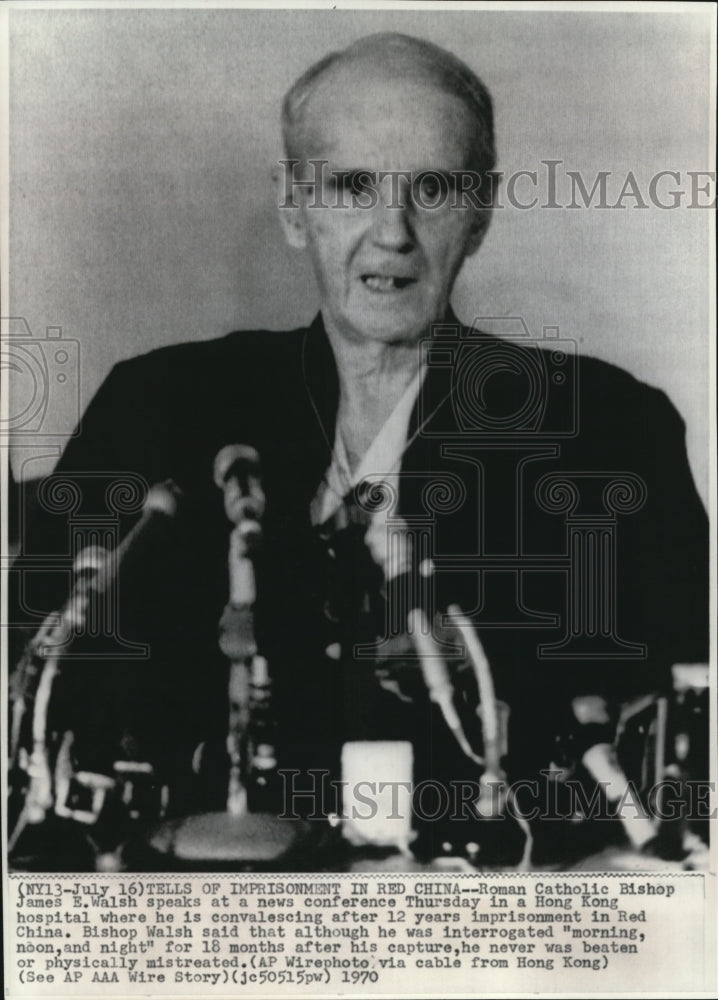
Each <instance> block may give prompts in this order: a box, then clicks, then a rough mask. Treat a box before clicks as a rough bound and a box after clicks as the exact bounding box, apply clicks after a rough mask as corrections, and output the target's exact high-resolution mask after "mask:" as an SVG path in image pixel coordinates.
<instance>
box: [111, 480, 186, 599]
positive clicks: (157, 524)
mask: <svg viewBox="0 0 718 1000" xmlns="http://www.w3.org/2000/svg"><path fill="white" fill-rule="evenodd" d="M182 496H183V494H182V490H181V489H180V488H179V486H178V485H177V484H176V483H175V482H174V480H172V479H166V480H165V481H164V482H162V483H155V484H154V486H151V487H150V489H149V490H148V492H147V497H146V498H145V502H144V504H143V507H142V515H141V517H140V519H139V521H138V522H137V523H136V524H135V525H134V527H133V528H132V529H131V530H130V531H129V532H128V533H127V534H126V535H125V537H124V538H123V539H122V541H121V542H120V544H119V545H118V546H117V548H116V549H115V550H114V551H113V552H110V553H109V555H108V556H107V558H106V559H105V562H104V565H103V566H102V567H101V569H100V570H99V572H98V573H97V576H96V577H95V580H94V583H93V585H92V586H93V590H94V591H95V592H96V593H100V594H101V593H104V592H105V591H106V590H107V589H108V587H110V586H111V584H112V583H114V581H115V580H116V579H117V577H118V576H119V574H120V572H125V571H126V570H127V569H128V568H130V566H131V565H132V564H133V563H134V562H136V561H137V557H138V556H139V555H140V554H141V552H142V550H143V549H144V548H145V546H146V545H147V544H148V542H149V541H150V540H151V539H152V538H153V537H154V536H156V535H157V534H158V533H159V532H160V531H161V530H162V529H164V528H165V527H166V526H167V524H168V523H169V522H170V521H171V520H172V518H174V516H175V515H176V513H177V509H178V507H179V504H180V501H181V500H182Z"/></svg>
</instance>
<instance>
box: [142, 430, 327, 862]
mask: <svg viewBox="0 0 718 1000" xmlns="http://www.w3.org/2000/svg"><path fill="white" fill-rule="evenodd" d="M214 480H215V483H216V485H217V486H218V487H219V488H220V489H221V490H222V491H223V493H224V508H225V512H226V514H227V517H228V518H229V520H230V521H231V522H232V523H233V525H234V527H233V529H232V532H231V534H230V538H229V601H228V603H227V606H226V607H225V609H224V612H223V614H222V617H221V619H220V623H219V630H220V639H219V646H220V649H221V651H222V653H223V654H224V655H225V656H226V657H227V659H228V660H229V682H228V700H229V720H228V723H229V724H228V733H227V753H228V757H229V765H230V766H229V781H228V788H227V805H226V811H225V812H223V813H219V812H217V813H202V814H199V815H195V816H189V817H187V818H186V819H185V820H183V821H182V822H181V823H179V824H176V823H175V824H172V823H170V824H164V826H163V827H161V828H160V829H159V830H158V831H157V833H156V834H155V835H154V837H153V838H152V839H151V841H150V843H151V846H152V847H154V848H155V850H159V851H161V852H166V853H171V854H172V855H173V856H174V858H175V859H176V860H177V861H180V862H182V861H184V862H194V863H198V862H199V863H205V864H210V863H211V864H214V865H215V866H217V865H219V866H220V867H231V868H238V867H239V868H243V867H245V868H249V869H252V868H257V867H259V868H260V869H261V868H264V867H272V866H273V865H276V864H277V863H279V862H280V861H281V859H282V858H284V857H285V856H286V855H288V854H289V853H290V852H291V851H292V850H293V849H294V848H295V847H296V846H297V844H298V842H299V840H300V839H301V837H302V835H303V834H305V833H306V831H307V826H306V824H305V823H303V822H301V821H297V820H290V819H280V818H279V817H278V816H276V815H274V814H272V813H267V812H252V811H251V809H250V803H249V802H248V794H247V793H248V788H247V781H248V778H249V775H250V768H251V765H252V763H253V761H252V760H251V759H250V758H251V756H252V745H251V744H252V741H251V739H250V731H251V727H252V696H251V693H252V691H254V692H257V691H260V690H263V691H265V692H266V690H267V689H268V668H267V662H266V660H265V659H264V657H262V656H261V655H259V650H258V646H257V640H256V637H255V634H254V607H255V603H256V599H257V587H256V576H255V562H256V560H257V557H258V554H259V549H260V546H261V540H262V527H261V519H262V516H263V514H264V509H265V497H264V492H263V490H262V485H261V480H260V469H259V455H258V454H257V452H256V450H255V449H254V448H251V447H249V446H248V445H227V446H226V447H225V448H222V449H221V450H220V452H219V453H218V454H217V457H216V459H215V463H214ZM257 749H258V750H259V749H261V750H264V751H266V749H267V748H266V747H264V746H262V747H261V748H257Z"/></svg>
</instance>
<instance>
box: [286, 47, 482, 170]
mask: <svg viewBox="0 0 718 1000" xmlns="http://www.w3.org/2000/svg"><path fill="white" fill-rule="evenodd" d="M294 134H295V145H296V148H297V153H298V155H300V157H301V158H302V159H308V158H311V157H317V158H325V159H327V160H329V161H331V162H334V163H335V164H336V165H337V166H344V167H358V166H377V167H382V168H385V169H418V168H421V167H438V166H447V167H449V168H452V167H456V168H460V167H463V166H466V165H467V164H468V160H469V158H470V153H471V149H472V148H473V145H474V143H475V140H476V121H475V119H474V116H473V115H472V113H471V111H470V109H469V108H468V107H467V106H466V104H465V103H464V102H463V101H462V100H461V99H460V98H459V97H458V96H456V95H455V94H453V93H451V91H450V90H449V89H448V88H447V87H445V86H442V85H441V81H440V79H439V78H437V77H436V75H435V74H431V73H428V72H426V71H422V67H421V66H420V65H417V64H416V63H412V62H409V61H407V60H404V61H400V62H397V63H396V64H391V65H388V66H387V65H384V64H380V63H378V62H377V61H375V60H373V59H368V58H367V59H361V60H358V59H357V60H352V61H348V62H344V63H342V64H340V65H339V66H337V67H332V68H331V69H330V70H329V71H328V72H327V73H325V74H324V75H323V76H322V78H321V79H320V80H319V81H318V82H317V85H316V86H315V87H314V88H313V90H312V91H311V93H310V94H309V95H307V98H306V100H305V102H304V103H303V105H302V108H301V112H300V115H299V120H298V121H297V122H296V125H295V129H294ZM437 157H439V158H441V159H442V160H446V161H447V162H445V163H441V164H439V163H437V162H436V160H437ZM448 160H450V161H451V162H450V163H449V162H448Z"/></svg>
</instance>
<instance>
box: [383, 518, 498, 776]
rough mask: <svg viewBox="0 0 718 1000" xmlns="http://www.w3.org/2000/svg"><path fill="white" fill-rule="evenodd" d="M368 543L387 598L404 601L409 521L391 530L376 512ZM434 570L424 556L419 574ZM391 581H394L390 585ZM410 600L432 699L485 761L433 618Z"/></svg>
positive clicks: (467, 750) (409, 620) (461, 740)
mask: <svg viewBox="0 0 718 1000" xmlns="http://www.w3.org/2000/svg"><path fill="white" fill-rule="evenodd" d="M365 543H366V545H367V547H368V548H369V551H370V552H371V555H372V558H373V559H374V561H375V562H376V563H377V564H378V565H379V566H380V567H381V569H382V570H383V573H384V579H385V581H386V585H387V598H388V599H389V600H391V596H390V595H393V597H394V599H396V600H398V601H399V602H401V603H403V601H406V598H407V596H408V594H410V593H411V590H412V589H413V588H411V587H410V584H409V580H410V576H409V574H410V572H411V570H410V567H411V564H412V551H411V536H410V533H409V530H408V526H407V524H406V522H404V521H403V520H402V519H401V518H398V517H394V518H392V526H391V530H389V526H388V524H387V522H386V520H385V519H384V518H382V517H381V516H377V515H374V517H373V518H372V521H371V523H370V525H369V528H368V529H367V532H366V535H365ZM433 572H434V567H433V564H432V562H431V560H430V559H425V560H424V561H423V562H422V563H421V564H420V566H419V573H420V575H421V576H422V577H423V578H424V579H425V580H429V579H430V578H431V577H432V575H433ZM392 584H394V585H393V586H391V585H392ZM403 584H405V585H403ZM407 592H408V593H407ZM408 603H409V610H408V612H407V615H406V631H407V634H408V635H409V637H410V639H411V641H412V644H413V646H414V650H415V652H416V655H417V657H418V660H419V666H420V668H421V673H422V676H423V678H424V684H425V685H426V690H427V693H428V695H429V699H430V700H431V701H432V702H434V704H435V705H437V706H438V707H439V709H440V711H441V714H442V716H443V718H444V721H445V722H446V725H447V726H448V728H449V729H450V730H451V733H452V735H453V737H454V739H455V740H456V742H457V743H458V744H459V746H460V747H461V749H462V751H463V752H464V754H465V755H466V756H467V757H468V758H469V759H470V760H472V761H473V762H474V763H475V764H480V765H483V764H484V760H483V758H482V757H479V756H478V755H477V754H475V753H474V751H473V750H472V748H471V744H470V743H469V741H468V739H467V737H466V733H465V732H464V727H463V725H462V723H461V719H460V717H459V713H458V712H457V710H456V706H455V705H454V685H453V683H452V680H451V674H450V672H449V667H448V665H447V663H446V660H445V659H444V657H443V655H442V653H441V650H440V649H439V645H438V643H437V642H436V640H435V638H434V635H433V632H432V626H431V619H430V617H429V615H428V614H427V611H426V608H425V607H423V606H422V602H421V601H420V600H417V597H416V596H414V595H411V596H408ZM404 606H406V604H404ZM390 614H391V617H392V619H395V615H394V614H393V613H392V611H391V609H390Z"/></svg>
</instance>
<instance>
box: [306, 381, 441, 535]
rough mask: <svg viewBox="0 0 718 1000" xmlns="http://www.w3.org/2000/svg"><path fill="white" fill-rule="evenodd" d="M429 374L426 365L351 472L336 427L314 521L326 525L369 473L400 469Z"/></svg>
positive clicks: (375, 476) (390, 472)
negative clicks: (422, 388) (414, 414)
mask: <svg viewBox="0 0 718 1000" xmlns="http://www.w3.org/2000/svg"><path fill="white" fill-rule="evenodd" d="M425 374H426V369H425V367H424V366H423V365H422V367H421V368H420V369H419V371H418V372H417V373H416V375H415V376H414V378H413V379H412V380H411V382H410V383H409V385H408V386H407V387H406V389H405V391H404V394H403V395H402V397H401V399H400V400H399V402H398V403H397V404H396V406H395V407H394V409H393V410H392V412H391V414H390V415H389V417H388V418H387V420H386V422H385V424H384V426H383V427H382V429H381V430H380V431H379V433H378V434H377V436H376V437H375V438H374V440H373V441H372V443H371V445H370V446H369V449H368V451H367V452H366V454H365V455H364V457H363V458H362V460H361V462H360V463H359V465H358V466H357V468H356V469H355V470H354V472H352V471H351V466H350V463H349V458H348V456H347V450H346V446H345V444H344V439H343V437H342V435H341V433H340V431H339V428H337V429H336V432H335V435H334V453H333V455H332V461H331V465H330V466H329V468H328V470H327V472H326V475H325V476H324V479H323V480H322V482H321V483H320V484H319V489H318V490H317V494H316V496H315V497H314V500H313V501H312V504H311V508H310V512H311V519H312V524H315V525H317V524H323V523H324V522H325V521H326V520H327V519H328V518H330V517H331V516H332V514H334V513H335V511H336V510H338V508H339V507H340V506H341V504H342V501H343V499H344V497H346V495H347V493H348V492H349V491H350V490H351V489H352V487H354V486H356V485H357V483H360V482H361V481H362V480H363V479H365V478H366V477H367V476H371V477H372V479H380V478H381V477H382V476H389V475H394V474H396V473H397V472H398V471H399V469H400V468H401V459H402V456H403V454H404V451H405V450H406V444H407V436H408V432H409V420H410V419H411V413H412V410H413V409H414V404H415V402H416V399H417V397H418V395H419V390H420V389H421V386H422V383H423V381H424V375H425Z"/></svg>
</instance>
